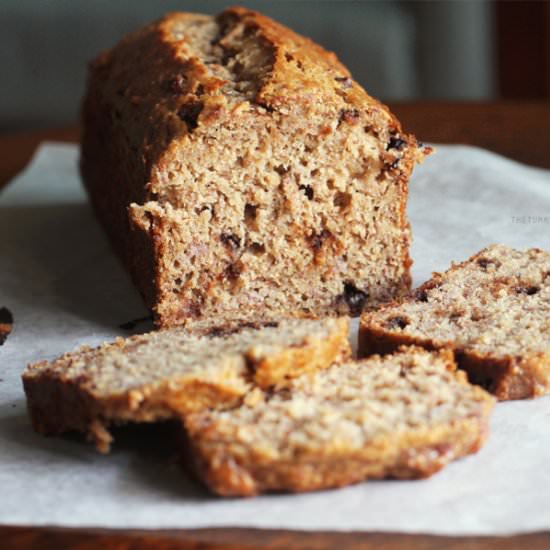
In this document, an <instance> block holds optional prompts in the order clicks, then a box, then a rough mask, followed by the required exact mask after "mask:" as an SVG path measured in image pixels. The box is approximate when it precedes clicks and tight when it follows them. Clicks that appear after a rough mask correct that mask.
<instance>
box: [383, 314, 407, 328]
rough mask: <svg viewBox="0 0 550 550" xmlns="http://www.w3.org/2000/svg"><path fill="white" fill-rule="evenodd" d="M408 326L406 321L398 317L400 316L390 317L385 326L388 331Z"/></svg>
mask: <svg viewBox="0 0 550 550" xmlns="http://www.w3.org/2000/svg"><path fill="white" fill-rule="evenodd" d="M408 324H409V321H408V319H405V318H404V317H400V316H398V317H391V318H390V319H388V321H387V323H386V325H387V326H388V328H390V329H397V328H400V329H404V328H405V327H406V326H407V325H408Z"/></svg>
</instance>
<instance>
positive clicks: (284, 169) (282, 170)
mask: <svg viewBox="0 0 550 550" xmlns="http://www.w3.org/2000/svg"><path fill="white" fill-rule="evenodd" d="M273 170H275V172H277V174H279V176H284V175H285V174H288V172H289V168H287V167H286V166H284V165H282V164H279V166H275V168H273Z"/></svg>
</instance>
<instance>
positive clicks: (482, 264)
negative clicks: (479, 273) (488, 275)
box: [477, 258, 492, 270]
mask: <svg viewBox="0 0 550 550" xmlns="http://www.w3.org/2000/svg"><path fill="white" fill-rule="evenodd" d="M491 263H492V262H491V260H488V259H487V258H479V259H478V260H477V265H478V266H479V267H481V269H485V270H486V269H487V267H489V264H491Z"/></svg>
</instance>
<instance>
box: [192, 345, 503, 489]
mask: <svg viewBox="0 0 550 550" xmlns="http://www.w3.org/2000/svg"><path fill="white" fill-rule="evenodd" d="M493 404H494V398H493V397H492V396H490V395H489V394H488V393H486V392H485V391H484V390H483V389H481V388H479V387H478V386H473V385H471V384H469V383H468V382H467V379H466V375H465V374H464V373H463V372H461V371H456V370H455V364H454V361H453V355H452V353H451V352H449V351H446V350H444V351H440V352H428V351H426V350H424V349H423V348H412V347H411V348H403V349H401V350H400V351H399V352H398V353H396V354H394V355H387V356H384V357H380V356H374V357H371V358H369V359H366V360H363V361H360V362H352V361H350V362H346V363H344V364H342V365H338V366H333V367H331V368H329V369H325V370H323V371H318V372H316V373H315V374H314V375H313V376H304V377H299V378H297V379H295V380H294V381H293V384H292V388H291V389H286V390H285V389H284V390H281V391H275V392H271V393H266V392H262V391H261V390H259V389H256V390H254V391H253V392H251V393H250V394H248V395H247V397H246V399H245V401H244V403H243V404H242V405H241V406H240V407H238V408H234V409H231V410H226V411H203V412H202V413H195V414H191V415H189V416H188V417H187V418H186V419H185V427H186V431H185V438H184V440H185V443H186V446H187V447H188V448H187V449H186V453H185V455H186V457H189V460H190V461H192V462H191V464H192V466H193V468H194V471H195V473H196V474H198V477H199V478H200V479H201V480H202V481H203V482H204V483H205V484H206V485H207V486H208V487H209V488H210V489H211V490H212V491H213V492H214V493H217V494H219V495H224V496H252V495H256V494H258V493H262V492H270V491H278V492H279V491H292V492H298V491H312V490H317V489H327V488H332V487H340V486H344V485H348V484H352V483H356V482H359V481H361V480H365V479H376V478H385V477H391V478H421V477H427V476H430V475H431V474H433V473H434V472H436V471H438V470H439V469H441V468H442V467H443V466H445V465H446V464H447V463H448V462H449V461H451V460H453V459H455V458H458V457H460V456H463V455H466V454H468V453H473V452H475V451H477V450H478V449H479V447H480V446H481V444H482V443H483V441H484V440H485V437H486V435H487V426H488V417H489V413H490V411H491V409H492V407H493Z"/></svg>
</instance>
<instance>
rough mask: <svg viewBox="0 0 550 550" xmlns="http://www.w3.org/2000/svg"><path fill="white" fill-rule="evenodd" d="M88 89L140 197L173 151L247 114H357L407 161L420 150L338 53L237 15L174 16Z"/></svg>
mask: <svg viewBox="0 0 550 550" xmlns="http://www.w3.org/2000/svg"><path fill="white" fill-rule="evenodd" d="M121 83H124V84H123V85H121ZM88 90H89V93H88V96H87V98H86V99H85V101H86V102H88V103H90V102H96V103H99V104H98V105H97V104H96V107H99V108H100V111H99V112H102V111H103V112H105V111H108V112H109V113H110V117H111V118H113V119H114V120H113V124H117V120H119V121H124V128H121V129H122V130H123V132H124V133H125V134H126V136H127V139H128V141H129V144H130V147H131V148H132V149H133V150H134V151H135V152H136V153H137V154H136V159H139V160H141V163H142V170H143V175H144V181H145V182H146V183H147V186H146V187H147V193H146V194H145V197H144V199H151V198H154V196H155V193H156V191H157V190H158V188H159V186H162V184H163V183H162V181H161V180H162V171H163V166H164V165H165V162H163V161H162V159H163V158H169V155H170V144H171V143H173V142H179V143H181V140H182V139H192V136H193V134H194V133H200V132H201V131H203V130H204V129H206V128H211V127H212V126H215V125H216V124H219V123H220V122H221V121H223V120H227V118H228V117H229V118H234V117H239V116H241V115H245V114H246V113H249V112H250V111H252V112H253V113H254V114H256V115H258V116H270V117H284V116H286V115H288V114H290V113H293V114H295V115H296V114H297V115H300V116H303V117H307V116H308V113H310V112H312V111H315V112H319V111H326V112H327V113H331V116H333V115H334V113H340V114H341V116H342V117H344V119H346V120H347V119H349V118H350V117H355V118H359V115H360V114H361V115H363V116H366V117H367V118H368V119H369V123H370V124H369V126H370V127H371V128H372V131H373V132H377V131H378V130H380V131H381V132H383V133H384V134H388V132H389V133H392V134H397V133H399V134H400V137H399V139H400V140H404V141H403V143H404V142H406V143H407V144H408V145H411V146H412V147H411V148H410V151H408V154H407V156H408V157H410V158H408V159H405V160H406V161H408V162H410V163H411V165H412V164H413V163H414V162H416V161H418V160H421V157H423V155H424V153H425V152H426V151H425V152H421V149H419V148H418V147H417V146H416V140H415V139H414V137H413V136H409V135H406V134H403V133H402V131H401V126H400V124H399V122H398V121H397V120H396V119H395V117H394V116H393V115H392V114H391V113H390V112H389V110H388V108H387V107H386V106H384V105H382V104H381V103H380V102H378V101H377V100H375V99H373V98H372V97H370V96H369V95H368V94H367V93H366V92H365V90H363V88H362V87H361V86H360V85H358V84H357V83H356V82H355V81H353V79H352V78H351V75H350V73H349V71H348V70H347V69H346V68H345V67H344V66H343V65H342V64H341V63H340V62H339V61H338V58H337V57H336V55H335V54H334V53H332V52H328V51H326V50H324V49H323V48H322V47H320V46H318V45H317V44H315V43H314V42H312V41H311V40H309V39H307V38H304V37H302V36H299V35H297V34H296V33H294V32H293V31H291V30H290V29H288V28H286V27H284V26H283V25H280V24H278V23H276V22H275V21H273V20H271V19H270V18H268V17H266V16H263V15H261V14H259V13H257V12H254V11H251V10H248V9H245V8H240V7H232V8H229V9H227V10H225V11H223V12H222V13H220V14H219V15H218V16H217V17H211V16H207V15H200V14H190V13H170V14H168V15H166V16H164V17H163V18H162V19H160V20H158V21H156V22H154V23H152V24H150V25H148V26H147V27H145V28H143V29H141V30H139V31H137V32H135V33H133V34H131V35H129V36H127V37H126V38H125V39H123V40H122V41H121V42H120V43H119V44H118V45H117V46H116V47H114V48H113V49H111V50H109V51H106V52H104V53H103V54H101V55H100V56H99V57H98V58H97V59H96V60H94V61H93V62H92V64H91V73H90V82H89V86H88ZM101 107H103V109H101ZM363 116H362V117H361V118H363ZM121 124H122V123H121ZM176 138H177V139H176Z"/></svg>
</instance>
